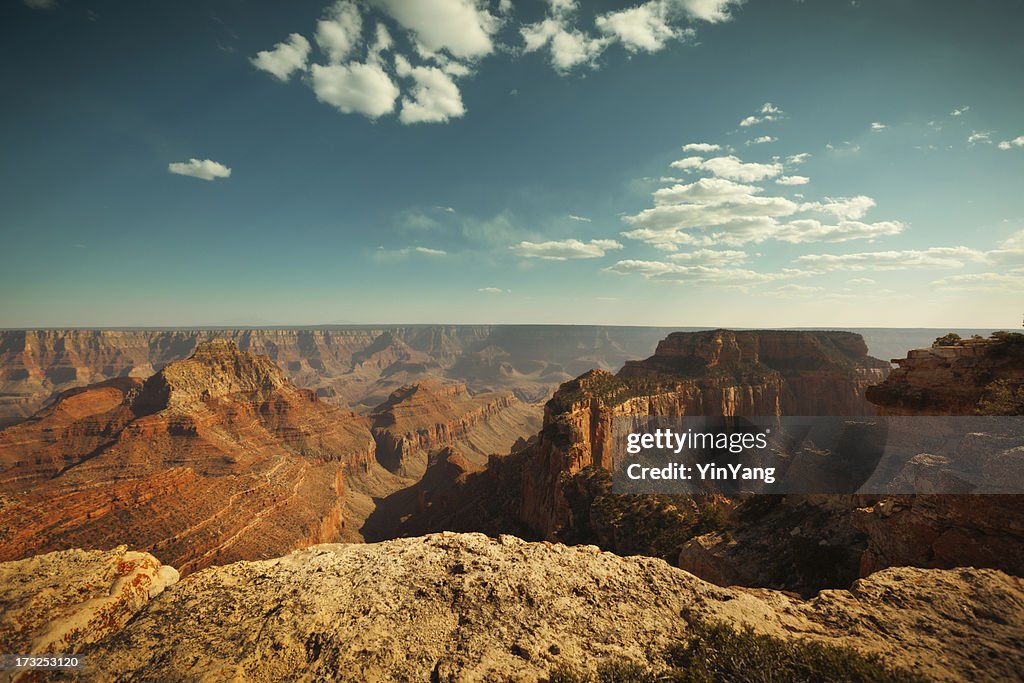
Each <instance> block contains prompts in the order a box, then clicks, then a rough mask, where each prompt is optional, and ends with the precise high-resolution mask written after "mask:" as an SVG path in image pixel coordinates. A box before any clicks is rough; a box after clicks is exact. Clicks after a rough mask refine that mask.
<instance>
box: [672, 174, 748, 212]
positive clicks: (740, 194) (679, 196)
mask: <svg viewBox="0 0 1024 683" xmlns="http://www.w3.org/2000/svg"><path fill="white" fill-rule="evenodd" d="M761 191H762V190H761V188H760V187H756V186H754V185H743V184H740V183H734V182H733V181H731V180H726V179H724V178H701V179H700V180H697V181H696V182H692V183H689V184H687V185H673V186H672V187H663V188H660V189H657V190H655V191H654V193H653V195H652V196H653V197H654V203H655V205H656V206H661V205H666V204H682V203H684V202H697V203H714V202H720V201H725V200H729V199H733V200H735V199H739V200H744V199H746V198H749V197H750V196H751V195H754V194H757V193H758V192H761Z"/></svg>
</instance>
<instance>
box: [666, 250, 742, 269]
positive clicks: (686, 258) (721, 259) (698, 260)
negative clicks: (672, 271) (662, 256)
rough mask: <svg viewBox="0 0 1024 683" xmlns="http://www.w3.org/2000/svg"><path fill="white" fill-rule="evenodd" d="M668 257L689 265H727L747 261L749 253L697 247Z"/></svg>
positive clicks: (673, 260)
mask: <svg viewBox="0 0 1024 683" xmlns="http://www.w3.org/2000/svg"><path fill="white" fill-rule="evenodd" d="M668 259H669V260H670V261H672V262H674V263H684V264H687V265H698V264H700V265H705V266H726V265H737V264H740V263H743V262H745V261H746V260H747V253H746V252H745V251H735V250H716V249H697V250H696V251H685V252H679V253H677V254H671V255H669V256H668Z"/></svg>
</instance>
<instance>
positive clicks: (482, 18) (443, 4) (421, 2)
mask: <svg viewBox="0 0 1024 683" xmlns="http://www.w3.org/2000/svg"><path fill="white" fill-rule="evenodd" d="M368 4H370V5H371V6H373V7H376V8H378V9H380V10H381V11H383V12H384V13H385V14H387V15H388V16H390V17H391V18H392V19H394V20H395V21H396V22H397V23H398V25H399V26H401V27H402V28H404V29H405V30H407V31H409V32H410V33H412V34H413V36H414V37H415V39H416V41H417V42H418V43H419V45H420V46H422V48H423V50H424V51H426V52H441V51H446V52H448V54H450V55H452V56H453V57H456V58H460V59H479V58H480V57H484V56H486V55H489V54H491V52H493V51H494V42H493V40H492V37H493V35H494V33H495V31H497V30H498V28H499V26H500V25H501V21H500V19H499V18H498V17H496V16H494V15H493V14H491V13H490V12H489V11H488V10H487V3H483V2H477V1H476V0H416V1H415V2H409V1H408V0H368Z"/></svg>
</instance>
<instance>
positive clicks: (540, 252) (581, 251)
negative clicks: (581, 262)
mask: <svg viewBox="0 0 1024 683" xmlns="http://www.w3.org/2000/svg"><path fill="white" fill-rule="evenodd" d="M509 248H510V249H511V250H512V251H514V252H515V253H516V254H518V255H519V256H523V257H525V258H539V259H544V260H546V261H566V260H568V259H582V258H600V257H602V256H604V255H605V252H608V251H611V250H614V249H622V245H621V244H619V243H618V242H616V241H615V240H590V242H581V241H579V240H575V239H569V240H560V241H558V240H551V241H548V242H526V241H523V242H520V243H519V244H517V245H515V246H512V247H509Z"/></svg>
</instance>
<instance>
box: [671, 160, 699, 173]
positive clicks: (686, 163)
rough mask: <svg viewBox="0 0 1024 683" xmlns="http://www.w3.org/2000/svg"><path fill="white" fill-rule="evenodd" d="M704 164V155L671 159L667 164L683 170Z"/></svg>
mask: <svg viewBox="0 0 1024 683" xmlns="http://www.w3.org/2000/svg"><path fill="white" fill-rule="evenodd" d="M703 165H704V157H686V158H685V159H680V160H679V161H673V162H672V163H671V164H669V166H671V167H672V168H678V169H681V170H683V171H689V170H692V169H696V168H700V167H701V166H703Z"/></svg>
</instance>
